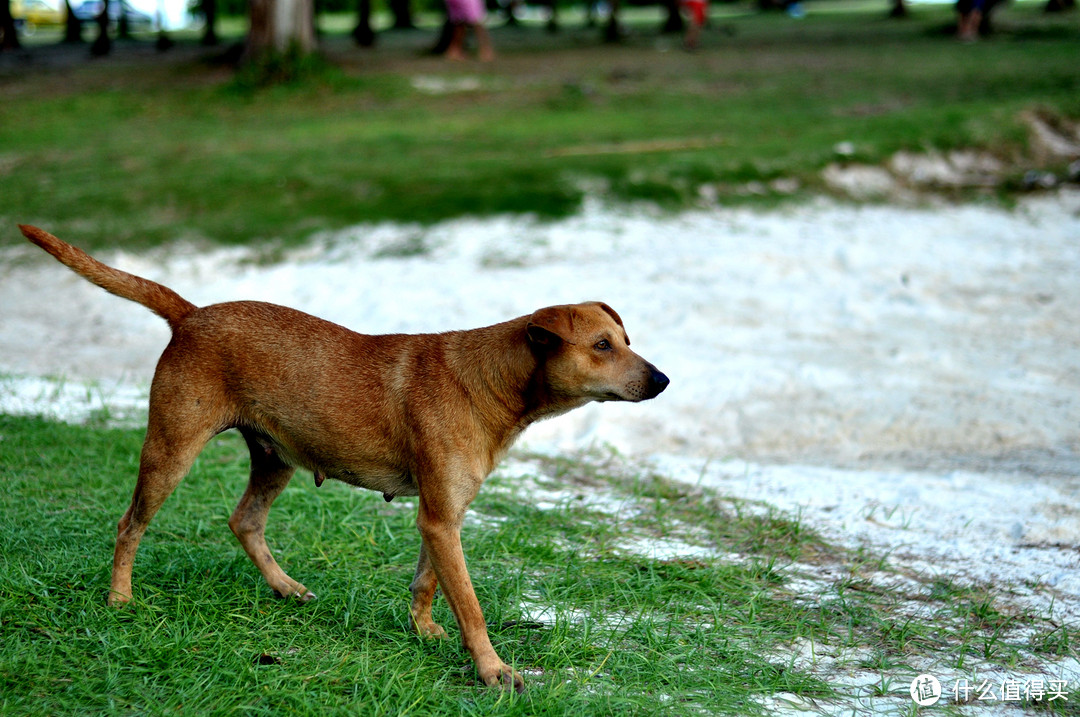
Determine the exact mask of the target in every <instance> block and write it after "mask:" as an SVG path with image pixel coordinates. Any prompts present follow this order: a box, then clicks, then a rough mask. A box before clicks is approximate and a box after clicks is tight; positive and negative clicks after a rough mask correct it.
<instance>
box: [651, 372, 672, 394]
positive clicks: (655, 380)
mask: <svg viewBox="0 0 1080 717" xmlns="http://www.w3.org/2000/svg"><path fill="white" fill-rule="evenodd" d="M669 383H671V379H669V378H668V377H667V376H665V375H664V374H662V373H660V372H659V371H657V370H656V367H655V366H649V398H656V397H657V396H659V395H660V394H661V393H663V391H664V389H665V388H667V387H668V384H669Z"/></svg>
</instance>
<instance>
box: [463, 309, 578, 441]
mask: <svg viewBox="0 0 1080 717" xmlns="http://www.w3.org/2000/svg"><path fill="white" fill-rule="evenodd" d="M528 320H529V317H527V316H523V317H520V318H517V319H513V320H511V321H506V322H503V323H501V324H495V325H494V326H485V327H483V328H480V329H473V330H471V331H466V332H463V336H462V341H463V344H464V346H465V347H466V348H468V350H467V351H463V352H461V355H462V357H464V360H463V361H462V363H461V365H460V366H458V367H457V370H458V371H460V372H461V375H462V376H463V377H467V378H468V379H470V380H471V381H470V385H472V386H481V387H483V390H481V391H476V392H475V393H473V394H472V395H471V396H470V398H471V399H472V402H473V405H474V407H475V410H476V412H477V418H478V419H479V420H480V422H481V423H482V424H483V425H484V427H485V429H486V430H487V432H488V434H489V437H490V439H491V440H492V442H493V443H494V444H495V445H496V446H497V449H496V450H497V451H499V452H502V451H504V450H505V449H507V448H509V445H510V444H511V443H512V442H513V441H514V439H516V438H517V437H518V435H520V434H521V432H522V431H524V430H525V428H527V427H528V426H529V425H530V424H532V423H534V422H536V421H538V420H541V419H544V418H552V417H554V416H558V415H560V414H563V413H566V412H567V411H569V410H572V409H574V408H577V407H578V406H580V405H584V404H585V403H587V402H588V400H587V399H584V398H583V399H581V400H580V402H576V401H568V400H567V399H565V398H559V399H556V398H555V397H554V396H553V395H552V394H551V391H550V388H549V387H548V385H547V380H546V374H545V370H544V361H543V359H542V355H538V354H537V352H536V351H535V349H534V348H533V346H532V345H531V344H530V343H529V340H528V337H527V334H526V331H525V328H526V326H527V325H528Z"/></svg>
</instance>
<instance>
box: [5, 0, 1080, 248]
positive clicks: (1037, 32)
mask: <svg viewBox="0 0 1080 717" xmlns="http://www.w3.org/2000/svg"><path fill="white" fill-rule="evenodd" d="M1041 7H1042V5H1041V3H1023V4H1016V5H1011V6H1009V7H1006V8H1004V9H1003V10H1001V11H1000V12H999V13H998V14H997V15H996V19H997V26H998V30H999V32H998V34H997V35H995V36H994V37H993V38H991V39H990V40H988V41H985V42H981V43H978V44H976V45H972V46H963V45H960V44H959V43H957V42H956V41H955V39H954V38H953V37H951V36H949V35H947V34H946V33H945V28H946V27H947V26H948V25H949V23H950V22H951V21H952V11H951V8H950V7H948V6H917V7H916V8H915V10H914V17H913V18H911V19H909V20H906V21H899V22H898V21H890V20H887V19H885V18H884V17H883V14H884V13H883V11H884V6H881V7H879V6H878V5H877V4H861V3H859V4H848V3H844V4H840V3H835V4H832V3H826V2H821V3H813V2H811V3H809V9H810V14H809V16H808V17H807V18H806V19H804V20H802V21H795V20H792V19H790V18H788V17H786V16H783V15H778V14H777V15H757V14H753V13H749V12H747V11H746V10H745V8H743V7H738V6H718V7H717V8H716V10H715V17H714V28H713V29H712V30H710V32H709V33H708V34H707V36H706V38H705V40H704V46H703V49H702V50H701V51H699V52H697V53H694V54H687V53H684V52H682V51H681V50H680V49H679V40H678V38H677V37H664V36H659V35H657V34H656V33H655V31H654V29H653V28H655V26H656V21H657V18H658V16H656V15H655V13H653V14H652V15H649V16H648V18H642V17H641V16H639V19H642V22H643V23H645V24H642V25H639V26H637V27H634V28H632V29H633V32H632V33H631V34H630V36H629V37H628V38H627V40H626V41H625V42H624V43H622V44H621V45H619V46H603V45H601V44H600V43H598V42H597V34H598V31H597V30H592V29H590V30H585V29H581V28H580V27H569V28H568V29H566V30H565V31H564V32H562V33H561V34H559V35H555V36H551V35H548V34H546V33H544V32H543V31H542V30H540V29H539V28H536V27H531V28H529V27H527V28H524V29H513V28H499V29H496V31H495V33H494V35H495V42H496V45H497V47H498V50H499V52H500V57H499V59H498V61H497V62H496V63H494V64H493V65H491V66H485V65H481V64H479V63H465V64H450V63H447V62H445V61H442V60H441V59H437V58H430V57H425V56H423V54H422V52H421V51H422V50H423V49H424V48H426V47H427V46H429V45H430V44H431V43H432V42H433V35H432V32H431V31H427V32H414V33H383V35H382V36H381V37H380V43H379V46H378V47H377V48H376V49H374V50H369V51H364V50H360V49H357V48H355V47H353V46H352V45H351V42H350V40H349V39H348V38H347V37H346V36H344V35H342V34H333V31H334V30H338V31H344V30H346V29H347V28H348V23H349V20H348V18H330V19H329V21H328V22H327V27H328V28H329V30H330V34H327V35H326V36H325V38H324V43H323V44H324V47H325V49H326V52H327V55H328V57H329V59H330V63H331V67H330V68H329V69H327V70H326V71H324V72H322V73H321V74H320V76H319V78H318V79H316V80H313V81H311V82H308V83H306V84H303V85H301V86H291V87H278V88H274V89H270V90H250V89H246V88H245V87H243V86H242V85H240V84H238V83H237V82H236V81H235V80H234V79H233V75H232V73H231V72H229V71H227V70H225V69H222V68H220V67H217V66H214V65H211V64H209V63H207V62H205V61H204V60H203V59H202V58H203V55H202V53H201V51H200V50H198V48H197V47H195V46H194V45H193V44H191V41H187V44H185V43H184V42H182V43H181V46H180V47H179V48H178V49H177V50H175V51H174V52H173V53H172V54H166V55H163V56H156V55H154V54H153V52H152V50H150V49H149V48H148V47H145V46H142V47H140V46H131V45H125V44H123V43H121V44H120V45H119V46H118V49H117V51H116V53H115V56H114V57H112V58H110V59H108V60H105V61H99V62H89V61H88V60H85V59H84V57H83V53H84V52H85V48H78V49H77V50H74V51H68V50H63V49H57V48H55V47H51V46H46V45H38V46H35V47H34V48H33V49H32V56H33V57H36V58H39V61H34V62H31V63H29V64H25V63H22V62H20V61H16V60H10V61H7V62H5V63H3V64H0V92H3V94H4V96H5V100H6V101H5V102H3V103H2V104H0V196H2V197H3V201H2V202H0V223H3V224H4V225H6V226H9V227H10V225H11V224H13V223H14V222H16V221H18V222H33V223H40V224H42V225H44V226H46V227H48V228H49V229H50V230H52V231H54V232H56V233H58V234H60V235H61V236H66V237H68V238H70V239H74V240H77V241H78V242H79V243H81V244H84V245H89V246H95V245H96V246H103V245H109V246H113V245H117V244H120V245H125V246H134V247H139V246H151V245H157V244H161V243H165V242H168V241H171V240H176V239H187V240H196V241H208V242H213V243H237V242H248V241H261V240H266V239H275V240H281V241H284V242H286V243H292V242H298V241H303V240H304V239H305V238H306V237H309V236H311V235H312V233H314V232H318V231H321V230H330V229H334V228H340V227H343V226H348V225H352V224H356V223H360V222H370V221H379V220H386V219H390V220H398V221H419V222H430V221H437V220H440V219H445V218H450V217H455V216H460V215H469V214H478V215H483V214H491V213H500V212H511V213H514V212H533V213H536V214H538V215H541V216H559V215H564V214H567V213H571V212H573V211H575V210H576V209H577V208H578V207H579V206H580V204H581V201H582V199H583V197H584V196H585V195H586V194H587V193H591V194H594V195H598V196H600V197H603V198H607V199H611V200H619V201H621V200H634V199H642V198H644V199H648V200H650V201H655V202H657V203H659V204H661V205H664V206H667V207H671V208H681V207H687V206H693V205H696V204H699V203H701V202H702V201H703V200H702V198H701V188H702V186H703V185H708V187H709V188H710V194H711V195H715V196H716V197H717V199H716V200H717V201H721V202H733V201H778V200H779V199H780V196H779V195H778V194H777V193H776V192H769V193H767V196H765V197H764V198H762V197H750V198H747V197H744V196H743V195H744V194H745V192H744V191H743V189H744V188H745V187H746V185H747V183H749V182H764V183H767V182H769V181H770V180H773V179H776V178H781V177H783V178H790V179H795V180H798V182H799V186H801V188H802V189H801V192H802V193H804V194H805V193H816V192H820V191H824V189H823V185H822V182H821V179H820V171H821V169H822V168H823V167H824V166H825V165H827V164H828V163H829V162H831V161H833V160H834V159H835V153H834V148H835V146H836V145H837V144H838V143H840V142H850V143H852V145H853V147H854V151H855V155H854V158H855V159H856V160H859V161H865V162H869V163H880V162H883V161H884V160H886V159H887V158H888V157H889V156H891V155H892V154H893V153H894V152H896V151H897V150H900V149H911V150H915V151H926V150H932V149H936V150H947V149H950V148H958V147H974V148H980V149H983V150H986V151H989V152H991V153H993V154H994V155H996V156H998V157H1000V158H1001V159H1003V160H1005V161H1006V162H1008V163H1010V164H1011V165H1012V166H1014V167H1015V171H1016V173H1017V174H1018V175H1019V174H1020V173H1022V172H1023V170H1024V169H1026V168H1031V167H1032V166H1033V164H1032V162H1031V160H1030V159H1029V158H1028V154H1029V149H1028V146H1027V130H1026V129H1025V127H1024V125H1023V122H1022V120H1021V119H1020V115H1021V113H1022V112H1024V111H1025V110H1033V109H1037V110H1040V111H1043V112H1045V113H1047V114H1048V115H1050V116H1051V117H1066V118H1077V117H1080V72H1077V68H1076V50H1077V47H1078V41H1080V29H1078V28H1077V25H1076V21H1075V17H1069V16H1064V17H1059V18H1056V17H1049V16H1044V15H1043V14H1042V13H1041ZM639 12H646V13H648V12H651V11H639ZM646 20H647V22H646ZM238 29H239V28H237V30H238ZM65 53H66V54H65ZM72 53H74V54H72ZM75 55H77V59H76V60H72V59H71V58H72V57H74V56H75ZM64 58H66V59H64ZM1050 168H1053V167H1050ZM796 196H798V194H797V195H796ZM710 201H711V200H710ZM20 241H21V238H20V237H19V236H18V234H17V232H15V231H13V230H12V229H8V230H5V231H3V232H0V245H3V244H12V243H17V242H20Z"/></svg>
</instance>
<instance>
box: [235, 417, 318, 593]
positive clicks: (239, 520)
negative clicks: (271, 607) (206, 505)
mask: <svg viewBox="0 0 1080 717" xmlns="http://www.w3.org/2000/svg"><path fill="white" fill-rule="evenodd" d="M241 433H243V434H244V440H245V441H247V444H248V451H249V452H250V453H251V477H250V478H249V479H248V487H247V490H246V491H244V495H243V497H242V498H241V499H240V503H239V504H237V506H236V510H234V511H233V514H232V517H230V518H229V527H230V528H231V529H232V532H233V533H234V534H235V535H236V537H237V539H238V540H239V541H240V544H241V545H242V546H244V550H245V551H246V552H247V554H248V557H250V558H251V562H253V563H255V566H256V567H257V568H258V569H259V572H261V573H262V574H263V577H264V578H266V582H267V583H269V584H270V587H271V588H272V589H273V590H274V592H275V593H277V594H278V595H279V596H281V597H295V598H297V599H299V600H301V601H302V602H307V601H308V600H313V599H314V598H315V593H313V592H310V591H309V590H308V589H307V588H306V587H304V586H303V585H301V584H300V583H298V582H296V581H295V580H293V579H292V578H290V577H289V576H288V575H286V574H285V571H284V570H282V569H281V566H279V565H278V564H277V561H276V560H274V556H273V554H272V553H271V552H270V548H269V546H267V544H266V537H265V536H264V532H265V530H266V518H267V516H268V515H269V513H270V506H271V505H272V504H273V502H274V499H275V498H277V497H278V496H279V495H281V491H283V490H285V486H287V485H288V484H289V480H290V479H291V478H292V477H293V473H295V472H296V468H294V467H293V466H290V465H287V464H286V463H285V462H283V461H282V460H281V459H280V458H279V457H278V456H277V454H276V453H274V452H273V450H272V449H271V450H269V451H268V450H267V448H266V443H265V442H263V441H260V440H259V438H258V436H256V435H255V434H254V433H252V432H250V431H247V430H243V429H241Z"/></svg>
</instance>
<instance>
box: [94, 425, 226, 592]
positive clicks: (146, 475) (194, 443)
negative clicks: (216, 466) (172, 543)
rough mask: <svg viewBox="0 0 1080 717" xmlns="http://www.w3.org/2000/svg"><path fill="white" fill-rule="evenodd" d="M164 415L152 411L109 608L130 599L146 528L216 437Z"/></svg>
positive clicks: (120, 529)
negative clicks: (165, 418)
mask: <svg viewBox="0 0 1080 717" xmlns="http://www.w3.org/2000/svg"><path fill="white" fill-rule="evenodd" d="M161 415H162V412H161V411H154V410H151V412H150V423H149V425H148V427H147V431H146V441H145V442H144V443H143V448H142V456H141V458H140V459H139V478H138V481H137V482H136V483H135V493H134V495H133V496H132V497H131V505H130V506H129V507H128V509H127V512H126V513H124V517H123V518H121V519H120V524H119V526H117V533H116V551H115V553H114V555H113V571H112V585H111V587H110V591H109V604H110V605H122V604H124V603H127V602H129V601H130V600H131V594H132V593H131V569H132V567H133V566H134V564H135V552H136V551H137V550H138V549H139V541H140V540H142V536H143V533H145V532H146V527H147V526H148V525H149V524H150V520H151V519H152V518H153V517H154V515H155V514H156V513H157V511H158V508H160V507H161V504H162V503H164V502H165V499H166V498H168V497H169V495H170V494H171V493H172V492H173V490H174V489H175V488H176V486H177V485H179V483H180V481H181V480H182V479H183V478H184V476H185V475H187V472H188V471H189V470H190V469H191V465H192V463H194V462H195V458H196V456H198V455H199V452H200V451H202V449H203V446H205V445H206V442H207V441H209V440H210V439H211V438H212V437H213V435H214V431H212V430H208V429H205V428H201V427H196V428H185V425H186V424H184V423H182V422H175V421H172V422H170V421H165V420H161Z"/></svg>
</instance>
